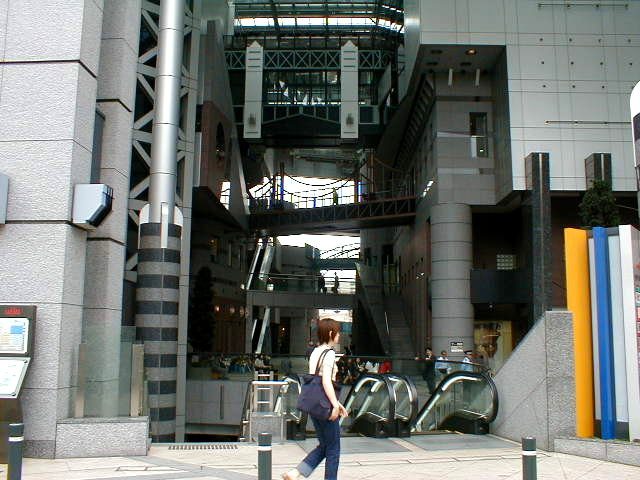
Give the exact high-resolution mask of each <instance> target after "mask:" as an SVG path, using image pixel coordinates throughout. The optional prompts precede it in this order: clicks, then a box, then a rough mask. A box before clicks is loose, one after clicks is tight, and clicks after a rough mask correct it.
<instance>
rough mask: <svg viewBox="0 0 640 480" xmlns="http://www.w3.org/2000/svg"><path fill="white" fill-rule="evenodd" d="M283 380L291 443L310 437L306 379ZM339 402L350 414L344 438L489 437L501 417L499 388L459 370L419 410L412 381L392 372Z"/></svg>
mask: <svg viewBox="0 0 640 480" xmlns="http://www.w3.org/2000/svg"><path fill="white" fill-rule="evenodd" d="M285 381H286V382H288V383H289V387H288V388H287V389H286V390H285V391H284V392H283V394H282V398H281V399H279V402H281V403H280V411H281V412H282V414H283V415H285V416H286V421H287V427H286V429H287V438H288V439H291V440H294V439H295V440H302V439H304V438H305V437H306V431H307V416H306V414H304V413H303V412H300V411H299V410H298V409H297V408H296V403H297V396H298V395H299V393H300V385H301V381H302V379H301V377H300V376H298V375H290V376H288V377H286V378H285ZM341 397H342V398H343V402H342V403H343V404H344V406H345V408H346V409H347V410H348V411H349V416H348V417H347V418H342V419H340V427H341V430H342V432H343V435H363V436H366V437H374V438H386V437H408V436H410V435H412V434H420V433H423V432H428V431H438V430H449V431H457V432H461V433H472V434H485V433H488V431H489V424H490V423H491V422H492V421H493V420H494V419H495V417H496V415H497V413H498V393H497V389H496V386H495V384H494V383H493V380H491V378H490V377H489V376H488V375H486V374H484V373H474V372H460V371H458V372H454V373H451V374H449V375H447V376H446V377H444V379H443V380H442V381H441V382H440V384H439V385H438V387H437V388H436V390H435V391H434V392H433V394H432V395H431V396H430V397H429V399H428V400H427V402H426V403H425V405H424V407H422V409H421V410H418V406H419V399H418V395H417V392H416V387H415V384H414V383H413V381H412V380H411V378H409V377H405V376H403V375H397V374H393V373H389V374H373V373H367V374H364V375H362V376H360V378H358V381H357V382H356V383H355V384H354V385H353V386H352V387H351V388H350V390H349V391H348V393H347V394H346V396H341ZM309 423H310V422H309Z"/></svg>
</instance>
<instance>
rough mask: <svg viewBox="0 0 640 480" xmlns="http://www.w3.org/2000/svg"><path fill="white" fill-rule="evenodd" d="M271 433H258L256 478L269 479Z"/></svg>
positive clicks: (260, 479) (259, 479)
mask: <svg viewBox="0 0 640 480" xmlns="http://www.w3.org/2000/svg"><path fill="white" fill-rule="evenodd" d="M271 478H272V477H271V434H270V433H261V434H259V435H258V480H271Z"/></svg>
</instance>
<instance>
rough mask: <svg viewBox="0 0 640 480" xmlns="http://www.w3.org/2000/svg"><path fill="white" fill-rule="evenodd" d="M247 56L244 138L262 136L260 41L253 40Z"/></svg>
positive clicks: (261, 50) (261, 63)
mask: <svg viewBox="0 0 640 480" xmlns="http://www.w3.org/2000/svg"><path fill="white" fill-rule="evenodd" d="M245 58H246V62H245V65H246V74H245V84H244V114H243V118H244V138H260V137H261V136H262V71H263V66H264V54H263V49H262V46H261V45H260V44H259V43H258V42H253V43H252V44H251V45H249V46H248V47H247V52H246V57H245ZM291 95H293V92H291Z"/></svg>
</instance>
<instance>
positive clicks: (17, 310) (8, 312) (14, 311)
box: [4, 307, 22, 315]
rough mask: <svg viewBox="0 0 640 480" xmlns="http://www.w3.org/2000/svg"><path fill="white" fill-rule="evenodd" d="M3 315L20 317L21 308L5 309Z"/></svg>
mask: <svg viewBox="0 0 640 480" xmlns="http://www.w3.org/2000/svg"><path fill="white" fill-rule="evenodd" d="M4 314H5V315H22V308H20V307H6V308H5V309H4Z"/></svg>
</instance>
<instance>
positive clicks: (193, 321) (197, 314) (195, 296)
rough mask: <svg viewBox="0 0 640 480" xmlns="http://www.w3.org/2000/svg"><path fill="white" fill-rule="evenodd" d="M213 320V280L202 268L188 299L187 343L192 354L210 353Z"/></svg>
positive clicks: (211, 348)
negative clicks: (189, 344) (190, 347)
mask: <svg viewBox="0 0 640 480" xmlns="http://www.w3.org/2000/svg"><path fill="white" fill-rule="evenodd" d="M214 329H215V318H214V316H213V278H212V276H211V270H209V268H208V267H202V268H201V269H200V270H199V271H198V274H197V275H196V279H195V283H194V285H193V292H192V293H191V296H190V298H189V328H188V332H187V333H188V336H189V343H191V346H192V347H193V351H194V352H211V351H212V350H213V337H214Z"/></svg>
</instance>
